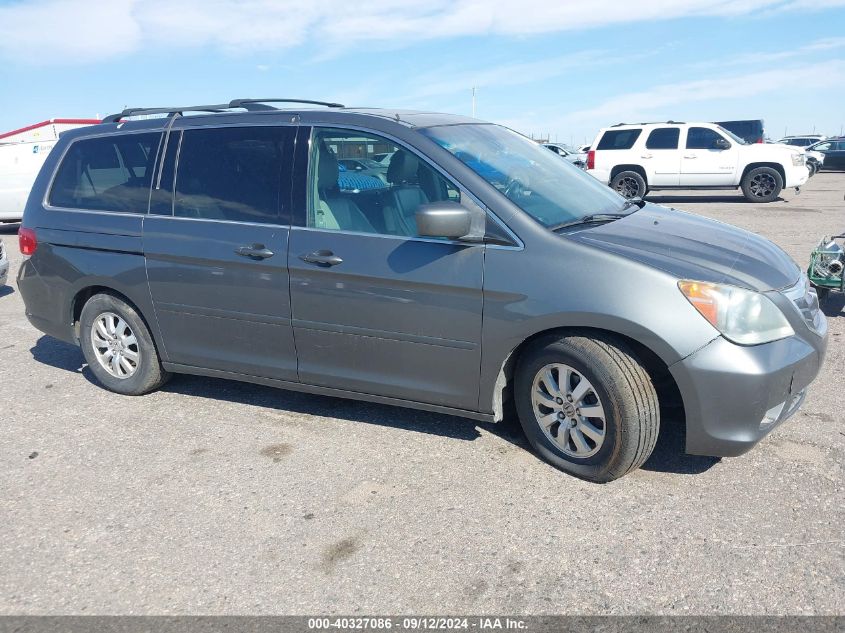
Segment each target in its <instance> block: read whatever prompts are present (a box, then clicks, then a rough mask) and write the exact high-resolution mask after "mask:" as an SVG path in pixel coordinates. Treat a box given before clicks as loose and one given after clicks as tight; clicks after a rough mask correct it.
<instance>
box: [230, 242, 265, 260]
mask: <svg viewBox="0 0 845 633" xmlns="http://www.w3.org/2000/svg"><path fill="white" fill-rule="evenodd" d="M235 254H236V255H240V256H241V257H250V258H252V259H267V258H268V257H272V256H273V251H271V250H270V249H269V248H267V247H266V246H264V244H253V245H251V246H238V247H237V248H236V249H235Z"/></svg>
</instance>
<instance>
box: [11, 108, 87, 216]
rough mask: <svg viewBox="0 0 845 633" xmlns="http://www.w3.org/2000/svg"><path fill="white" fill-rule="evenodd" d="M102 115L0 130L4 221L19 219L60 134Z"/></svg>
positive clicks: (51, 120) (53, 120) (54, 120)
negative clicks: (39, 172)
mask: <svg viewBox="0 0 845 633" xmlns="http://www.w3.org/2000/svg"><path fill="white" fill-rule="evenodd" d="M99 122H100V121H99V119H50V120H49V121H42V122H40V123H36V124H35V125H29V126H27V127H24V128H21V129H19V130H13V131H11V132H6V133H5V134H0V222H17V221H18V220H20V219H21V218H22V217H23V208H24V206H25V205H26V199H27V198H28V197H29V190H30V189H32V184H33V182H35V177H36V176H37V175H38V171H39V170H40V169H41V165H43V164H44V161H45V160H46V159H47V155H48V154H49V153H50V150H52V149H53V146H54V145H55V144H56V141H57V140H58V138H59V134H61V133H62V132H64V131H65V130H71V129H73V128H77V127H81V126H83V125H92V124H94V123H99Z"/></svg>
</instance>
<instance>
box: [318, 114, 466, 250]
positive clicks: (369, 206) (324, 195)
mask: <svg viewBox="0 0 845 633" xmlns="http://www.w3.org/2000/svg"><path fill="white" fill-rule="evenodd" d="M375 156H381V158H382V160H381V161H379V160H375V158H374V157H375ZM309 183H310V184H309V190H310V195H309V205H308V217H307V226H309V227H311V228H317V229H327V230H334V231H355V232H359V233H378V234H382V235H400V236H405V237H415V236H417V235H418V233H417V223H416V212H417V209H419V208H420V206H422V205H424V204H429V203H432V202H441V201H447V200H449V201H453V202H460V200H461V194H460V191H459V190H458V188H457V187H455V185H453V184H452V183H451V182H449V181H448V180H447V179H446V178H444V177H443V176H442V175H441V174H440V173H439V172H438V171H437V170H435V169H434V168H433V167H431V166H430V165H429V164H428V163H426V162H425V161H423V160H421V159H420V158H419V157H418V156H417V155H416V154H414V153H413V152H411V151H409V150H407V149H405V148H403V147H401V146H399V145H396V144H394V143H393V142H392V141H389V140H388V139H385V138H382V137H380V136H376V135H373V134H369V133H365V132H357V131H351V130H335V129H321V128H317V129H315V131H314V134H313V137H312V139H311V158H310V180H309Z"/></svg>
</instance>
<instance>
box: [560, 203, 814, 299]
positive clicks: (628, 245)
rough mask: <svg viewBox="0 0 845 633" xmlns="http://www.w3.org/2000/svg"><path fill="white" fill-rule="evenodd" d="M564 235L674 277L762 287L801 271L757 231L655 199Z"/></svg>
mask: <svg viewBox="0 0 845 633" xmlns="http://www.w3.org/2000/svg"><path fill="white" fill-rule="evenodd" d="M567 237H568V238H569V239H572V240H575V241H577V242H580V243H582V244H586V245H589V246H592V247H595V248H599V249H602V250H604V251H608V252H611V253H615V254H617V255H621V256H622V257H626V258H629V259H633V260H636V261H638V262H641V263H643V264H646V265H649V266H653V267H654V268H658V269H660V270H663V271H665V272H668V273H670V274H672V275H674V276H676V277H678V279H693V280H697V281H709V282H712V283H727V284H732V285H735V286H742V287H744V288H749V289H751V290H757V291H766V290H773V289H780V288H785V287H788V286H792V285H794V284H795V283H796V282H797V281H798V279H799V277H800V275H801V270H800V269H799V268H798V265H797V264H796V263H795V262H794V261H792V259H791V258H790V257H789V255H787V254H786V253H785V252H783V250H781V249H780V248H779V247H778V246H776V245H775V244H773V243H772V242H770V241H769V240H767V239H765V238H763V237H760V236H759V235H756V234H754V233H751V232H749V231H745V230H743V229H740V228H737V227H735V226H731V225H730V224H724V223H722V222H717V221H715V220H710V219H707V218H703V217H701V216H697V215H692V214H690V213H684V212H682V211H677V210H675V209H668V208H666V207H661V206H658V205H654V204H648V205H646V206H645V207H644V208H643V209H641V210H639V211H637V212H635V213H632V214H631V215H628V216H626V217H624V218H621V219H619V220H616V221H614V222H608V223H606V224H601V225H599V226H596V227H593V228H587V229H585V230H579V231H575V232H572V233H569V234H567ZM620 281H622V282H623V283H624V280H620Z"/></svg>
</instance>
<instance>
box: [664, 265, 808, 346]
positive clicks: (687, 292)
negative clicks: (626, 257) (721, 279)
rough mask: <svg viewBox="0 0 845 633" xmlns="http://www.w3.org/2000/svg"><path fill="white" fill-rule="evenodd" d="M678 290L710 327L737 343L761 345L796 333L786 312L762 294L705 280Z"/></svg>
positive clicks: (681, 285) (682, 282) (686, 282)
mask: <svg viewBox="0 0 845 633" xmlns="http://www.w3.org/2000/svg"><path fill="white" fill-rule="evenodd" d="M678 288H679V289H680V290H681V292H682V293H684V296H685V297H686V298H687V300H688V301H689V302H690V303H691V304H692V305H693V307H694V308H695V309H696V310H698V312H699V313H700V314H701V316H703V317H704V318H705V319H707V321H708V322H709V323H710V325H712V326H713V327H714V328H716V329H717V330H719V332H721V333H722V335H723V336H724V337H725V338H727V339H729V340H731V341H733V342H734V343H739V344H740V345H758V344H760V343H768V342H770V341H776V340H778V339H781V338H786V337H787V336H792V335H793V334H795V331H794V330H793V329H792V326H791V325H789V321H787V320H786V317H785V316H784V315H783V312H781V311H780V309H779V308H778V307H777V306H776V305H775V304H774V303H773V302H772V300H771V299H769V298H768V297H767V296H766V295H763V294H761V293H759V292H754V291H752V290H745V289H744V288H737V287H736V286H728V285H725V284H711V283H707V282H703V281H679V282H678Z"/></svg>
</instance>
